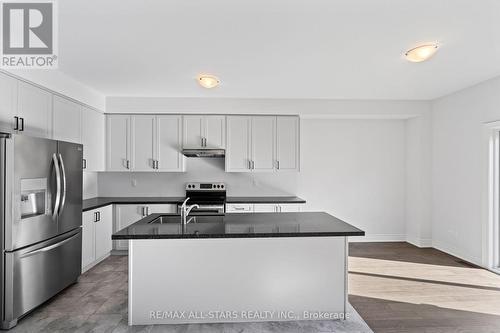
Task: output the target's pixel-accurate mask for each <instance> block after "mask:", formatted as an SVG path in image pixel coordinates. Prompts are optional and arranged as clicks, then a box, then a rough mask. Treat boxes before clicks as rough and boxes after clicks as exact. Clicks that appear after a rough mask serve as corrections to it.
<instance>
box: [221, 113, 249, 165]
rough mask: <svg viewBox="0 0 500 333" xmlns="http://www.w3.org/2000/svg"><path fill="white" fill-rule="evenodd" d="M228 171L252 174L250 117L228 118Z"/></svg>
mask: <svg viewBox="0 0 500 333" xmlns="http://www.w3.org/2000/svg"><path fill="white" fill-rule="evenodd" d="M226 144H227V147H226V171H228V172H250V171H251V170H250V117H247V116H228V117H227V143H226Z"/></svg>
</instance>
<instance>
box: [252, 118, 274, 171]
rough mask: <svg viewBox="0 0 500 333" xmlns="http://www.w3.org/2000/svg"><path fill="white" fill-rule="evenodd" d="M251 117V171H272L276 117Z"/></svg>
mask: <svg viewBox="0 0 500 333" xmlns="http://www.w3.org/2000/svg"><path fill="white" fill-rule="evenodd" d="M251 119H252V131H251V142H252V145H251V156H252V158H251V168H252V171H273V170H274V156H275V152H274V151H275V145H274V142H275V133H276V117H274V116H256V117H251Z"/></svg>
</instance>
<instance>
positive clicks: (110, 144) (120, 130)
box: [106, 115, 131, 171]
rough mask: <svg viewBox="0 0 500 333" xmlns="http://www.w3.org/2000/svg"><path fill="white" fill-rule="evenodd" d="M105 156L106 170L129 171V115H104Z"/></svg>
mask: <svg viewBox="0 0 500 333" xmlns="http://www.w3.org/2000/svg"><path fill="white" fill-rule="evenodd" d="M106 143H107V149H106V153H107V158H106V161H107V162H106V170H108V171H129V170H130V167H131V163H130V158H131V156H130V116H124V115H108V116H107V117H106Z"/></svg>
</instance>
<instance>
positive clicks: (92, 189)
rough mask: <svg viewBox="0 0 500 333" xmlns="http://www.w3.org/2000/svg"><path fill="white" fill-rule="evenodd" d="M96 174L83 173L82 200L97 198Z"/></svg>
mask: <svg viewBox="0 0 500 333" xmlns="http://www.w3.org/2000/svg"><path fill="white" fill-rule="evenodd" d="M97 179H98V178H97V172H90V171H84V172H83V200H85V199H90V198H94V197H97V193H98V192H97Z"/></svg>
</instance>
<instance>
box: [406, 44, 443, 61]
mask: <svg viewBox="0 0 500 333" xmlns="http://www.w3.org/2000/svg"><path fill="white" fill-rule="evenodd" d="M438 47H439V46H438V45H437V44H425V45H420V46H417V47H415V48H413V49H411V50H408V51H406V53H405V57H406V60H408V61H411V62H422V61H425V60H427V59H429V58H430V57H432V56H433V55H434V53H436V51H437V49H438Z"/></svg>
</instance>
